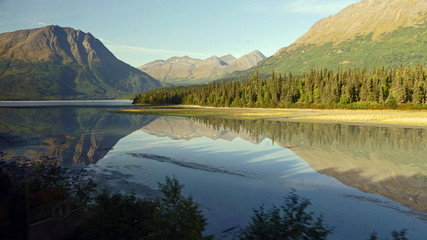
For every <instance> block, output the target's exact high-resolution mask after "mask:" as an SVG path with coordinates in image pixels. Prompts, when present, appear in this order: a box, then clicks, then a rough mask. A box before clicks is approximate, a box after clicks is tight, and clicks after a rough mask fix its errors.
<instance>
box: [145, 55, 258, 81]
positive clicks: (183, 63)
mask: <svg viewBox="0 0 427 240" xmlns="http://www.w3.org/2000/svg"><path fill="white" fill-rule="evenodd" d="M264 59H266V57H265V56H264V55H263V54H262V53H261V52H260V51H258V50H256V51H253V52H250V53H248V54H246V55H244V56H242V57H240V58H235V57H234V56H233V55H231V54H229V55H225V56H222V57H217V56H212V57H210V58H207V59H204V60H201V59H196V58H191V57H188V56H184V57H172V58H169V59H167V60H166V61H164V60H157V61H154V62H150V63H147V64H145V65H143V66H141V67H138V69H140V70H141V71H144V72H146V73H148V74H149V75H151V76H152V77H154V78H156V79H158V80H159V81H161V82H165V83H169V84H172V85H186V84H200V83H206V82H210V81H213V80H216V79H219V78H221V77H224V76H226V75H227V74H229V73H232V72H234V71H242V70H247V69H249V68H251V67H254V66H256V64H257V63H258V62H260V61H262V60H264Z"/></svg>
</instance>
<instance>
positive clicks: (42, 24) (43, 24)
mask: <svg viewBox="0 0 427 240" xmlns="http://www.w3.org/2000/svg"><path fill="white" fill-rule="evenodd" d="M37 25H40V26H45V25H46V23H45V22H37Z"/></svg>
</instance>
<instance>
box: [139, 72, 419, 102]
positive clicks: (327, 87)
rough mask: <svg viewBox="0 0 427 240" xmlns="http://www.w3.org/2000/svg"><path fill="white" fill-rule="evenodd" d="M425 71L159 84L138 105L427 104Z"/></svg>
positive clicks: (342, 73) (256, 76)
mask: <svg viewBox="0 0 427 240" xmlns="http://www.w3.org/2000/svg"><path fill="white" fill-rule="evenodd" d="M426 90H427V72H426V70H425V67H423V66H422V65H419V64H418V65H416V66H415V67H403V66H400V67H399V68H390V69H387V68H385V67H381V68H375V67H374V68H373V70H372V71H368V70H366V68H364V69H361V70H360V69H345V70H338V71H337V72H334V71H333V70H330V69H323V70H313V69H312V70H311V71H310V72H308V73H305V74H302V75H298V76H294V75H293V74H292V73H288V74H284V75H282V74H279V75H276V74H275V73H274V72H273V73H272V75H271V77H269V78H261V77H260V76H259V74H258V73H256V74H254V75H252V76H251V78H249V79H246V80H244V81H241V82H240V81H233V82H225V81H223V82H214V83H211V84H206V85H198V86H188V87H175V88H161V89H156V90H152V91H148V92H144V93H141V94H139V95H138V96H137V97H136V98H135V99H134V103H145V104H164V103H172V104H196V105H203V106H216V107H311V108H336V107H341V108H353V109H355V108H356V109H357V108H396V107H405V108H426V103H427V98H426V95H427V92H426Z"/></svg>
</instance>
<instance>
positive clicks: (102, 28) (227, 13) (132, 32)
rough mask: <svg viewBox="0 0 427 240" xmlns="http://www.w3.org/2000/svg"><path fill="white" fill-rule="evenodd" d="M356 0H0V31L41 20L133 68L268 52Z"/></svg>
mask: <svg viewBox="0 0 427 240" xmlns="http://www.w3.org/2000/svg"><path fill="white" fill-rule="evenodd" d="M358 1H359V0H215V1H211V0H209V1H208V0H0V33H4V32H12V31H16V30H21V29H31V28H39V27H43V26H47V25H59V26H61V27H72V28H74V29H80V30H82V31H83V32H90V33H92V35H94V36H95V37H96V38H98V39H100V40H101V41H102V43H103V44H104V45H105V46H106V47H107V48H108V49H109V50H110V51H111V52H112V53H113V54H114V55H115V56H116V57H117V58H118V59H120V60H122V61H124V62H126V63H128V64H130V65H132V66H134V67H138V66H141V65H144V64H145V63H148V62H151V61H155V60H160V59H162V60H166V59H168V58H170V57H173V56H185V55H187V56H189V57H193V58H200V59H206V58H208V57H211V56H213V55H216V56H219V57H220V56H223V55H227V54H232V55H233V56H235V57H241V56H243V55H244V54H247V53H249V52H251V51H254V50H259V51H261V52H262V53H263V54H264V55H266V56H267V57H268V56H271V55H273V54H274V53H275V52H277V51H278V50H279V49H280V48H282V47H286V46H289V45H290V44H292V43H293V42H294V41H295V40H296V39H298V37H300V36H301V35H303V34H304V33H305V32H306V31H307V30H308V29H309V28H310V27H311V26H312V25H313V24H314V23H316V22H317V21H318V20H320V19H321V18H324V17H327V16H329V15H332V14H336V13H338V12H339V11H340V10H342V9H343V8H345V7H346V6H348V5H350V4H352V3H355V2H358Z"/></svg>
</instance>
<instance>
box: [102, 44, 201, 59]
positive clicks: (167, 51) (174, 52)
mask: <svg viewBox="0 0 427 240" xmlns="http://www.w3.org/2000/svg"><path fill="white" fill-rule="evenodd" d="M106 45H107V46H108V47H111V48H116V49H117V48H119V49H127V50H133V51H138V52H145V53H166V54H176V55H192V56H194V55H197V56H204V55H206V53H201V52H190V51H179V50H169V49H153V48H144V47H135V46H128V45H117V44H111V43H108V44H106Z"/></svg>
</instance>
